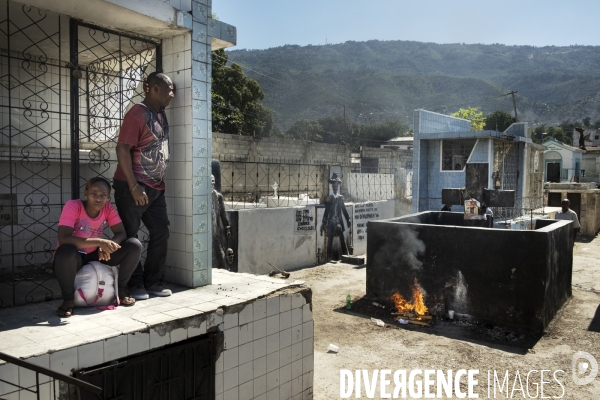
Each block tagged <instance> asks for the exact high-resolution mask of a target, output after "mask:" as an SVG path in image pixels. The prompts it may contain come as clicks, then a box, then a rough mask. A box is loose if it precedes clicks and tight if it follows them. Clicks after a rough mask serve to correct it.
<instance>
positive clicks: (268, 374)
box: [0, 270, 314, 400]
mask: <svg viewBox="0 0 600 400" xmlns="http://www.w3.org/2000/svg"><path fill="white" fill-rule="evenodd" d="M213 282H214V283H213V285H210V286H205V287H201V288H196V289H186V288H182V287H172V289H173V290H174V293H173V295H172V296H171V297H166V298H151V299H149V300H144V301H139V302H138V303H137V304H136V305H135V306H133V307H127V308H126V307H118V308H117V310H114V311H98V310H96V309H93V308H86V309H83V308H78V309H75V314H74V315H73V316H72V317H70V318H67V319H60V318H58V317H56V314H55V310H56V307H58V305H59V304H60V301H54V302H50V303H38V304H31V305H27V306H22V307H15V308H8V309H4V310H0V352H3V353H7V354H10V355H12V356H16V357H21V358H24V359H27V361H30V362H33V363H35V364H38V365H43V366H46V367H49V368H50V369H52V370H55V371H57V372H61V373H63V374H66V375H69V374H70V372H71V371H72V370H73V369H79V368H86V367H90V366H94V365H98V364H101V363H104V362H108V361H112V360H115V359H118V358H122V357H125V356H127V355H133V354H138V353H141V352H144V351H147V350H150V349H154V348H157V347H161V346H166V345H169V344H172V343H176V342H179V341H182V340H186V339H188V338H191V337H194V336H199V335H202V334H205V333H206V332H207V330H210V329H213V330H214V329H215V328H217V329H218V331H220V332H223V337H224V343H223V351H222V352H221V353H220V354H219V355H218V357H217V359H216V362H215V373H216V375H215V396H216V397H215V398H216V399H217V400H225V399H248V400H250V399H253V400H261V399H263V400H266V399H270V398H277V399H293V400H300V399H312V381H313V366H314V354H313V353H314V352H313V321H312V310H311V304H309V303H306V297H305V296H304V295H305V294H306V293H304V292H306V291H307V290H308V289H307V288H306V287H305V286H303V282H300V281H292V282H290V281H285V280H281V279H276V278H269V277H266V276H256V275H249V274H235V273H230V272H226V271H221V270H216V271H213ZM282 289H285V290H282ZM266 296H268V297H266ZM263 297H266V298H263ZM175 320H177V321H176V322H175V323H172V322H173V321H175ZM3 363H4V362H3V361H0V379H4V380H5V381H7V382H12V381H17V380H28V379H30V378H31V377H30V376H29V375H28V374H29V371H23V373H20V371H19V369H15V368H14V366H13V365H11V364H4V365H3ZM2 388H3V385H2V383H1V382H0V390H1V389H2ZM2 393H6V392H1V391H0V397H2V396H1V395H2ZM9 398H11V397H9ZM21 398H22V397H21ZM11 399H12V398H11Z"/></svg>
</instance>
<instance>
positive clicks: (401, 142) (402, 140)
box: [381, 136, 415, 150]
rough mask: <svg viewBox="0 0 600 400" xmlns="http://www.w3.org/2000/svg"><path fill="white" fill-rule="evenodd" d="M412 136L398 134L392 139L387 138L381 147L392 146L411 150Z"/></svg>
mask: <svg viewBox="0 0 600 400" xmlns="http://www.w3.org/2000/svg"><path fill="white" fill-rule="evenodd" d="M414 139H415V138H414V137H412V136H400V137H396V138H393V139H390V140H388V141H387V142H385V143H384V144H382V145H381V148H382V149H385V148H392V149H398V150H412V148H413V142H414Z"/></svg>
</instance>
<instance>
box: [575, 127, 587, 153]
mask: <svg viewBox="0 0 600 400" xmlns="http://www.w3.org/2000/svg"><path fill="white" fill-rule="evenodd" d="M575 130H576V131H577V132H579V148H580V149H581V150H587V149H586V147H585V141H586V140H590V135H591V133H588V134H587V135H585V136H584V135H583V134H584V133H585V131H584V130H583V128H579V127H577V128H575Z"/></svg>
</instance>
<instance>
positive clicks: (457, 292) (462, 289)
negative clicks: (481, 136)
mask: <svg viewBox="0 0 600 400" xmlns="http://www.w3.org/2000/svg"><path fill="white" fill-rule="evenodd" d="M453 309H454V310H455V311H458V312H462V313H466V312H468V311H469V310H468V306H467V284H466V283H465V277H464V276H463V274H462V272H460V271H458V275H457V277H456V283H455V284H454V303H453Z"/></svg>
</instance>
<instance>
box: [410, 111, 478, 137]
mask: <svg viewBox="0 0 600 400" xmlns="http://www.w3.org/2000/svg"><path fill="white" fill-rule="evenodd" d="M414 115H415V126H414V128H415V130H414V132H415V136H417V134H420V133H436V132H440V133H441V132H459V131H470V130H471V121H468V120H466V119H461V118H455V117H450V116H448V115H444V114H438V113H434V112H431V111H425V110H415V113H414Z"/></svg>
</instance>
